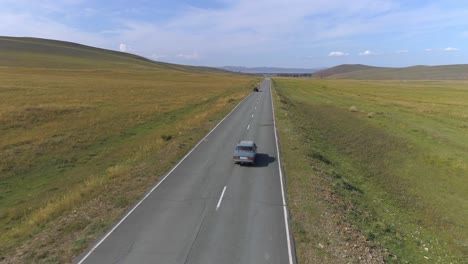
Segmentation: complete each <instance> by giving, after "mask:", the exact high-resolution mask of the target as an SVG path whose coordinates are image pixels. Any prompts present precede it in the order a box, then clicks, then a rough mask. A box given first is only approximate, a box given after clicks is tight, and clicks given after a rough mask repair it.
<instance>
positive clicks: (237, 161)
mask: <svg viewBox="0 0 468 264" xmlns="http://www.w3.org/2000/svg"><path fill="white" fill-rule="evenodd" d="M234 163H241V164H254V163H255V160H248V159H247V160H245V159H234Z"/></svg>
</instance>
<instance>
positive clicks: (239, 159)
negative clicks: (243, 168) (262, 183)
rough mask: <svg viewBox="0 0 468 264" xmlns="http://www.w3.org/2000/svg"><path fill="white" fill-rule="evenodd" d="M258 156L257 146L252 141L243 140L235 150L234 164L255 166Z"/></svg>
mask: <svg viewBox="0 0 468 264" xmlns="http://www.w3.org/2000/svg"><path fill="white" fill-rule="evenodd" d="M256 156H257V145H256V144H255V142H254V141H251V140H242V141H239V143H238V144H237V145H236V149H235V150H234V156H233V158H234V163H239V164H249V165H255V157H256Z"/></svg>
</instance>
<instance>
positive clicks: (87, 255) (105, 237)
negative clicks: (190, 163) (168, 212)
mask: <svg viewBox="0 0 468 264" xmlns="http://www.w3.org/2000/svg"><path fill="white" fill-rule="evenodd" d="M249 97H250V95H248V96H246V97H245V98H244V99H242V101H240V102H239V103H238V104H237V105H236V107H234V108H233V109H232V110H231V112H229V113H228V114H227V115H226V116H225V117H224V118H223V119H221V121H219V123H218V124H216V126H215V127H213V129H211V130H210V132H208V134H206V136H205V137H203V138H202V139H201V140H200V141H198V143H197V144H196V145H195V147H193V148H192V149H191V150H190V151H189V152H188V153H187V154H186V155H185V156H184V157H183V158H182V159H181V160H180V161H179V162H178V163H177V164H176V165H175V166H174V167H173V168H172V169H171V170H170V171H169V172H168V173H167V174H166V176H164V177H163V178H162V179H161V180H160V181H159V182H158V183H157V184H156V185H155V186H154V187H153V188H152V189H151V190H150V191H149V192H148V193H147V194H146V195H145V196H144V197H143V198H142V199H141V200H140V201H139V202H138V203H137V204H136V205H135V206H133V208H132V209H131V210H130V211H128V213H127V214H126V215H125V216H124V217H122V219H120V221H119V222H118V223H117V224H116V225H115V226H114V227H113V228H112V229H111V230H110V231H109V232H107V234H106V235H105V236H104V237H103V238H101V240H99V242H98V243H97V244H96V245H94V246H93V247H92V248H91V250H90V251H89V252H88V253H87V254H86V255H85V256H84V257H83V258H82V259H81V260H80V261H79V262H78V263H77V264H82V263H83V262H84V261H85V260H86V259H87V258H88V257H89V256H90V255H91V254H92V253H93V252H94V251H95V250H96V249H97V248H98V247H99V246H100V245H101V244H102V242H104V240H106V239H107V238H108V237H109V236H110V235H111V234H112V233H113V232H114V231H115V230H116V229H117V228H118V227H119V226H120V225H121V224H122V223H123V221H125V219H127V217H128V216H129V215H130V214H131V213H133V211H135V209H136V208H137V207H138V206H140V204H141V203H142V202H143V201H144V200H146V198H148V196H150V194H151V193H152V192H153V191H154V190H156V188H158V186H159V185H161V183H163V182H164V180H165V179H166V178H167V177H168V176H169V175H171V173H172V172H173V171H174V170H175V169H176V168H177V167H179V165H180V164H181V163H182V162H183V161H184V160H185V159H186V158H187V157H188V156H189V155H190V154H191V153H192V152H193V151H194V150H195V149H196V148H197V147H198V146H199V145H200V144H201V143H202V142H204V140H205V139H206V138H207V137H208V136H209V135H211V133H213V131H214V130H215V129H216V128H218V126H219V125H221V123H222V122H223V121H224V120H225V119H226V118H228V117H229V116H230V115H231V114H232V112H234V110H236V109H237V107H239V105H241V104H242V103H243V102H244V101H245V100H247V98H249Z"/></svg>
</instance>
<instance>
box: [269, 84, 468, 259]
mask: <svg viewBox="0 0 468 264" xmlns="http://www.w3.org/2000/svg"><path fill="white" fill-rule="evenodd" d="M274 88H275V91H276V96H275V101H276V108H277V119H278V125H279V133H280V139H281V143H282V152H283V159H284V166H285V170H286V174H287V176H288V193H289V204H290V210H291V214H292V225H293V231H294V235H295V239H296V246H297V253H298V258H299V262H301V263H318V262H332V263H348V262H364V260H366V258H365V257H366V255H367V254H368V253H369V252H371V253H372V252H373V253H376V254H377V257H378V256H381V259H379V258H374V259H371V260H369V259H368V260H369V261H370V262H371V263H376V262H381V261H382V262H383V261H385V262H390V263H464V262H467V261H468V226H467V223H468V222H467V219H468V154H467V153H468V82H466V81H378V80H376V81H358V80H331V79H330V80H324V79H322V80H320V79H285V78H284V79H280V78H275V79H274ZM330 226H331V227H330ZM335 227H338V229H340V228H341V229H342V230H344V231H343V232H341V233H339V234H336V233H333V228H335ZM330 234H332V235H330ZM346 245H347V246H348V247H347V248H350V247H351V248H357V250H355V251H357V253H356V254H357V255H354V256H353V255H351V254H348V255H346V254H344V255H342V254H341V253H339V254H337V253H336V252H335V251H334V250H335V249H336V248H338V249H339V248H343V247H345V246H346ZM360 245H361V246H360ZM359 247H364V249H363V250H361V251H359V250H360V248H359ZM345 248H346V247H345ZM351 251H352V250H351ZM341 252H344V251H341ZM362 252H364V253H362Z"/></svg>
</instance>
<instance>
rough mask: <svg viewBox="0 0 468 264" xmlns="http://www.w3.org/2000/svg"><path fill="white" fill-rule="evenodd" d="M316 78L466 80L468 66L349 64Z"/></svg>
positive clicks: (320, 74)
mask: <svg viewBox="0 0 468 264" xmlns="http://www.w3.org/2000/svg"><path fill="white" fill-rule="evenodd" d="M314 77H318V78H331V79H357V80H466V79H468V64H459V65H441V66H421V65H419V66H412V67H405V68H386V67H372V66H366V65H360V64H357V65H349V64H347V65H339V66H336V67H332V68H328V69H325V70H322V71H318V72H316V73H315V74H314Z"/></svg>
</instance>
